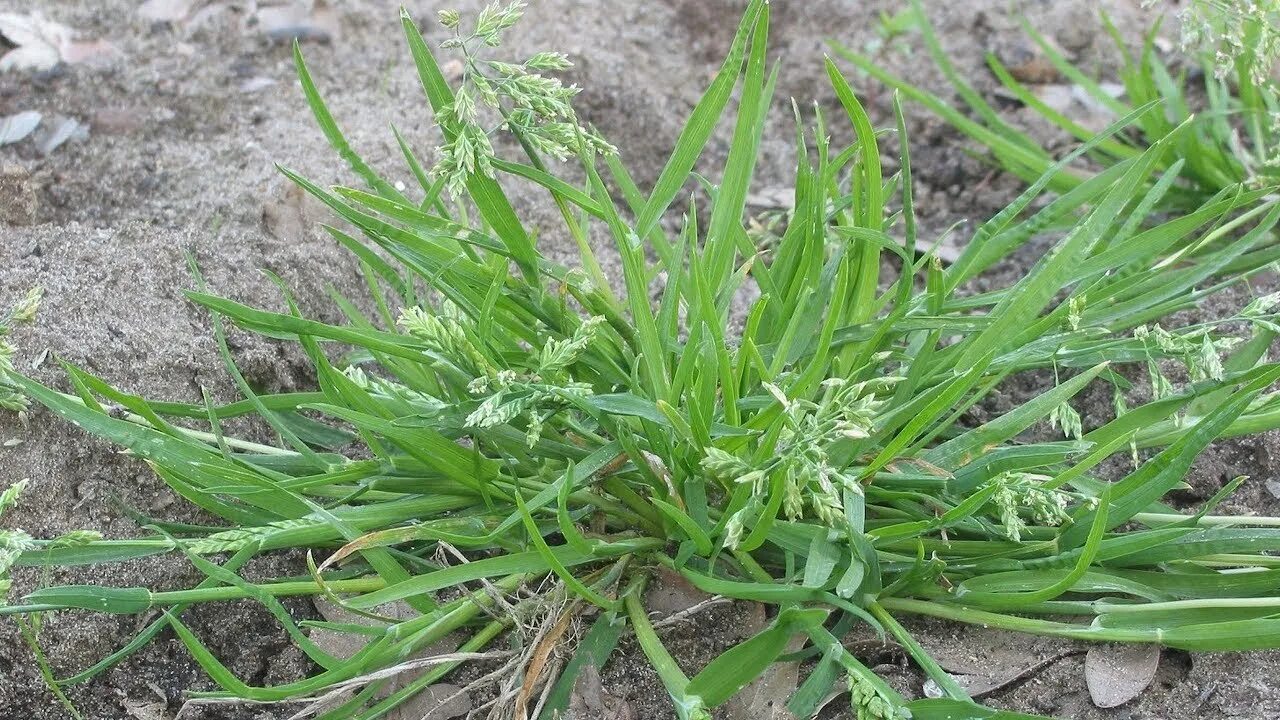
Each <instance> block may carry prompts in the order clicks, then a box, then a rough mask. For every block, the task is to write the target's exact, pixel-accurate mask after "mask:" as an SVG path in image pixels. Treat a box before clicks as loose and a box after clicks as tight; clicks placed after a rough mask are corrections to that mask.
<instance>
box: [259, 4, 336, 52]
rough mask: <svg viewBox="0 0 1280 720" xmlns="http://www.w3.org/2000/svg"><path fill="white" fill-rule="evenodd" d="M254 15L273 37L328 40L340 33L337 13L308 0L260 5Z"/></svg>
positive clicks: (268, 34)
mask: <svg viewBox="0 0 1280 720" xmlns="http://www.w3.org/2000/svg"><path fill="white" fill-rule="evenodd" d="M254 18H255V19H256V20H257V22H258V27H260V28H261V29H262V31H263V32H264V33H266V34H267V37H269V38H271V39H272V40H300V41H307V40H313V41H316V42H329V41H330V40H332V39H333V37H334V36H335V35H337V34H338V14H337V13H336V12H335V11H333V10H331V9H329V8H325V7H321V6H320V5H319V4H317V3H314V2H307V0H295V1H294V2H291V3H289V4H287V5H272V6H268V7H262V8H258V11H257V13H255V14H254Z"/></svg>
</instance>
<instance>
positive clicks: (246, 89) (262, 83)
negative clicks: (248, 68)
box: [239, 76, 276, 94]
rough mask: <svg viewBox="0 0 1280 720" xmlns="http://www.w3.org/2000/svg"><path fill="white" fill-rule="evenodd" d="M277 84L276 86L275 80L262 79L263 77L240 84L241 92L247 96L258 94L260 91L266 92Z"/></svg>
mask: <svg viewBox="0 0 1280 720" xmlns="http://www.w3.org/2000/svg"><path fill="white" fill-rule="evenodd" d="M275 84H276V80H275V78H269V77H261V76H259V77H251V78H249V79H248V80H245V81H244V82H242V83H240V88H239V90H240V92H242V93H246V94H248V93H256V92H258V91H259V90H265V89H267V88H269V87H271V86H272V85H275Z"/></svg>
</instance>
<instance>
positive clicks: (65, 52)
mask: <svg viewBox="0 0 1280 720" xmlns="http://www.w3.org/2000/svg"><path fill="white" fill-rule="evenodd" d="M0 35H3V36H4V37H5V38H6V39H8V41H9V42H11V43H13V44H14V45H17V47H16V48H14V49H12V50H10V51H9V52H7V53H5V54H4V55H3V56H0V71H4V70H10V69H13V70H33V71H36V72H43V71H45V70H51V69H53V67H54V66H55V65H57V64H58V63H59V62H66V63H71V64H75V63H83V62H89V61H93V60H98V59H102V58H105V57H107V56H109V55H111V54H114V53H115V46H113V45H112V44H111V43H109V42H106V41H104V40H93V41H88V42H80V41H77V40H76V39H75V32H74V31H73V30H72V29H71V28H69V27H67V26H66V25H63V24H62V23H56V22H53V21H52V20H46V19H45V18H44V16H42V15H40V14H38V13H33V14H31V15H19V14H17V13H0Z"/></svg>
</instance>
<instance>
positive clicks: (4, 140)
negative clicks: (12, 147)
mask: <svg viewBox="0 0 1280 720" xmlns="http://www.w3.org/2000/svg"><path fill="white" fill-rule="evenodd" d="M42 117H43V116H42V115H41V114H40V113H38V112H36V111H35V110H24V111H23V112H20V113H15V114H13V115H8V116H6V117H0V145H8V144H10V143H16V142H18V141H19V140H21V139H23V138H25V137H26V136H28V135H30V134H31V132H32V131H33V130H35V129H36V126H37V125H39V124H40V119H41V118H42Z"/></svg>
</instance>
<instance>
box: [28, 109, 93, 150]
mask: <svg viewBox="0 0 1280 720" xmlns="http://www.w3.org/2000/svg"><path fill="white" fill-rule="evenodd" d="M88 137H89V126H88V125H86V124H85V123H82V122H80V121H79V120H76V119H75V118H73V117H67V116H66V115H54V116H53V117H52V118H50V120H49V122H47V123H45V127H43V128H41V132H39V133H37V136H36V139H35V140H36V149H37V150H39V151H40V154H41V155H48V154H49V153H52V152H53V151H54V150H57V149H58V148H59V147H62V145H63V143H66V142H68V141H71V140H75V141H77V142H79V141H81V140H86V139H88Z"/></svg>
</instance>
